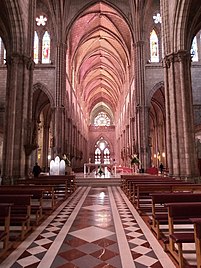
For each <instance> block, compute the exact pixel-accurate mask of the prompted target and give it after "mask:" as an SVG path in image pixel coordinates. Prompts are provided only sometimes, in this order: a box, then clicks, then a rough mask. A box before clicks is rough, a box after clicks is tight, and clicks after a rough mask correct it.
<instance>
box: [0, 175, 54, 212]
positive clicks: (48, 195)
mask: <svg viewBox="0 0 201 268" xmlns="http://www.w3.org/2000/svg"><path fill="white" fill-rule="evenodd" d="M0 187H2V186H0ZM12 187H21V188H22V187H23V188H25V189H27V187H29V188H31V189H32V188H33V189H43V190H44V192H43V206H42V208H43V211H45V212H48V211H50V212H52V210H54V209H55V208H56V203H57V202H58V199H57V196H56V195H55V189H54V185H51V184H50V185H49V184H45V183H44V184H41V183H38V184H37V183H36V184H34V182H33V181H31V180H30V179H27V180H18V181H17V184H16V185H12ZM46 200H50V205H49V206H47V205H45V204H44V203H45V202H44V201H46Z"/></svg>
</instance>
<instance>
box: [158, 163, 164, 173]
mask: <svg viewBox="0 0 201 268" xmlns="http://www.w3.org/2000/svg"><path fill="white" fill-rule="evenodd" d="M159 168H160V172H161V174H162V173H163V168H164V166H163V164H162V163H161V164H160V166H159Z"/></svg>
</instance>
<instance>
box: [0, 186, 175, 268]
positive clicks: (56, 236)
mask: <svg viewBox="0 0 201 268" xmlns="http://www.w3.org/2000/svg"><path fill="white" fill-rule="evenodd" d="M0 267H3V268H10V267H11V268H18V267H19V268H20V267H26V268H34V267H40V268H49V267H51V268H78V267H79V268H103V267H104V268H114V267H115V268H121V267H123V268H131V267H132V268H134V267H137V268H145V267H152V268H159V267H168V268H172V267H175V265H174V264H173V263H172V261H171V260H170V258H169V257H168V256H167V254H166V253H165V252H164V251H163V249H162V247H161V246H160V244H159V243H158V241H157V240H156V239H155V237H154V236H153V235H152V233H151V232H150V230H149V229H148V227H147V225H146V224H145V223H144V221H143V220H142V219H141V217H140V216H139V214H138V213H137V211H136V210H135V209H134V207H133V206H132V205H131V204H130V202H129V201H128V199H127V198H126V196H125V195H124V193H123V192H122V191H121V189H120V188H119V187H103V188H95V187H94V188H91V187H79V188H78V189H77V190H76V192H75V193H74V194H73V195H72V196H70V197H69V199H68V200H66V201H65V202H64V203H62V205H61V206H60V207H58V209H57V210H56V211H55V212H54V213H53V214H52V215H51V216H50V217H49V218H47V219H46V220H45V221H44V222H43V223H42V225H41V226H39V227H38V228H37V229H36V230H35V232H33V233H32V234H31V235H30V236H29V237H28V238H27V239H26V240H25V241H24V242H23V243H22V244H21V245H20V246H19V247H18V248H17V249H16V250H15V251H14V252H13V253H12V254H11V255H9V256H8V258H7V259H5V260H4V262H3V263H1V264H0Z"/></svg>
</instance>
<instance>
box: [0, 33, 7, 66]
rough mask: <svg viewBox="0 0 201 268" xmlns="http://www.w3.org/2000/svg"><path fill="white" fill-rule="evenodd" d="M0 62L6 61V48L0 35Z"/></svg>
mask: <svg viewBox="0 0 201 268" xmlns="http://www.w3.org/2000/svg"><path fill="white" fill-rule="evenodd" d="M0 63H1V64H5V63H6V49H5V47H4V43H3V41H2V39H1V37H0Z"/></svg>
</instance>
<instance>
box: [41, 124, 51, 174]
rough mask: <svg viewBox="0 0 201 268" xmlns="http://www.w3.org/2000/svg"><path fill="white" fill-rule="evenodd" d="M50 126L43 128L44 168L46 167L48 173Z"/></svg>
mask: <svg viewBox="0 0 201 268" xmlns="http://www.w3.org/2000/svg"><path fill="white" fill-rule="evenodd" d="M49 129H50V127H49V125H46V124H45V125H44V126H43V153H42V156H43V159H42V167H45V169H46V171H47V168H48V152H49V150H48V149H49Z"/></svg>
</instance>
